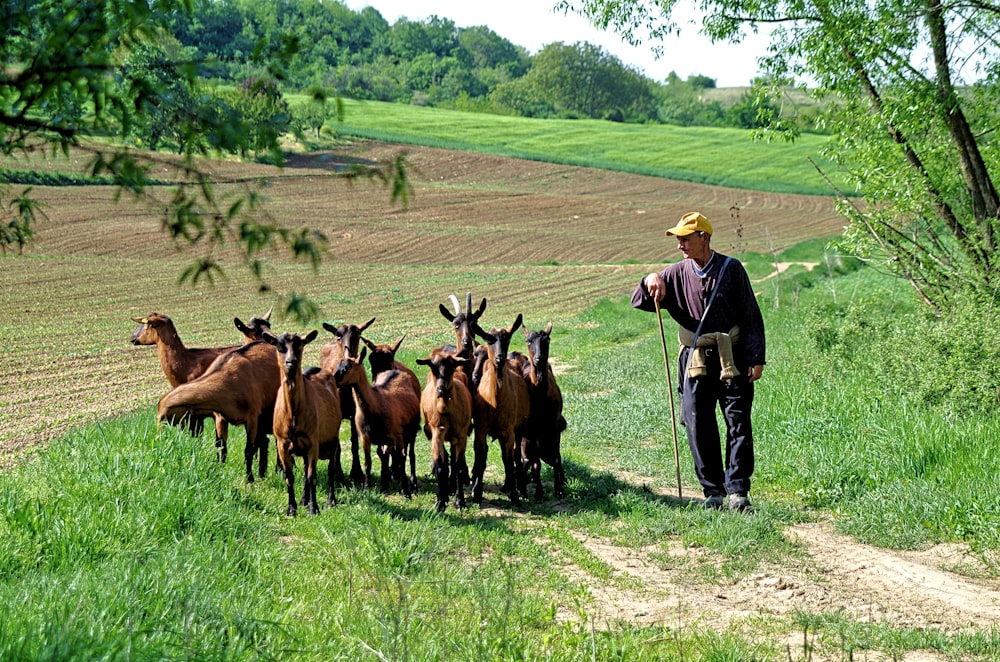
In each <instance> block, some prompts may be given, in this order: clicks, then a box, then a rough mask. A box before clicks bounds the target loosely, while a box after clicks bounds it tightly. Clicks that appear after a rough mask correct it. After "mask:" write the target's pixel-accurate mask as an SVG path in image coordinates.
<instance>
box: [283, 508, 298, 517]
mask: <svg viewBox="0 0 1000 662" xmlns="http://www.w3.org/2000/svg"><path fill="white" fill-rule="evenodd" d="M296 514H297V512H296V509H295V506H288V510H286V511H285V517H295V515H296Z"/></svg>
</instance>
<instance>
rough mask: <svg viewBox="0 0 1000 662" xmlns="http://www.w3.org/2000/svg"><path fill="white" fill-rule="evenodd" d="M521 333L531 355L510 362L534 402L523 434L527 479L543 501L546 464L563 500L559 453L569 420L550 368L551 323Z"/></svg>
mask: <svg viewBox="0 0 1000 662" xmlns="http://www.w3.org/2000/svg"><path fill="white" fill-rule="evenodd" d="M522 331H524V337H525V342H526V344H527V347H528V355H527V356H526V357H522V355H517V353H516V352H515V353H512V354H511V356H510V359H511V362H512V363H513V364H514V365H515V366H517V365H519V366H520V368H521V374H522V375H523V376H524V379H525V381H526V382H527V384H528V394H529V396H530V399H531V414H530V416H529V417H528V423H527V424H526V425H525V426H524V429H523V431H522V434H521V461H522V463H523V469H524V475H525V476H526V477H528V479H530V480H531V481H532V482H534V483H535V498H536V499H541V498H542V496H543V495H544V490H543V489H542V478H541V463H542V462H545V463H546V464H548V465H549V466H551V467H552V483H553V490H554V492H555V496H556V498H557V499H561V498H563V497H564V496H565V495H566V474H565V473H564V471H563V466H562V451H561V449H560V446H561V443H562V433H563V431H564V430H565V429H566V419H565V417H563V413H562V411H563V397H562V391H561V390H560V389H559V385H558V384H557V383H556V377H555V374H554V373H553V372H552V366H551V365H549V339H550V337H551V335H552V323H551V322H549V324H548V326H546V327H545V330H544V331H529V330H528V329H527V327H522ZM522 358H523V360H521V359H522Z"/></svg>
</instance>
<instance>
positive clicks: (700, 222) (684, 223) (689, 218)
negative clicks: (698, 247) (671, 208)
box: [664, 211, 712, 237]
mask: <svg viewBox="0 0 1000 662" xmlns="http://www.w3.org/2000/svg"><path fill="white" fill-rule="evenodd" d="M693 232H707V233H708V234H712V224H711V223H709V222H708V219H707V218H705V217H704V216H702V215H701V214H700V213H698V212H696V211H689V212H688V213H686V214H684V215H683V216H681V220H679V221H678V222H677V225H675V226H674V227H672V228H670V229H669V230H667V231H666V232H665V233H664V234H666V235H667V236H668V237H686V236H688V235H689V234H691V233H693Z"/></svg>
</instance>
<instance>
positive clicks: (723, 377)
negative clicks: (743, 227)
mask: <svg viewBox="0 0 1000 662" xmlns="http://www.w3.org/2000/svg"><path fill="white" fill-rule="evenodd" d="M666 235H667V236H668V237H677V248H678V249H680V251H681V253H683V254H684V258H685V259H684V260H682V261H681V262H677V263H674V264H671V265H669V266H668V267H667V268H666V269H664V270H663V271H661V272H660V273H651V274H649V275H647V276H646V277H645V278H643V279H642V281H641V282H640V283H639V285H638V287H636V289H635V292H634V293H633V294H632V306H634V307H635V308H638V309H640V310H647V311H655V310H656V302H657V301H658V302H659V303H660V305H661V306H662V307H663V308H664V309H665V310H666V311H667V312H668V313H669V314H670V316H671V317H672V318H673V319H674V321H676V322H677V323H678V324H679V325H680V330H679V336H680V339H681V353H680V357H679V359H678V366H679V374H678V381H679V390H680V393H681V424H682V425H684V426H685V429H686V430H687V437H688V445H689V446H690V447H691V455H692V457H693V458H694V468H695V472H696V473H697V474H698V480H699V481H700V482H701V486H702V489H703V491H704V494H705V501H704V506H705V507H706V508H722V507H723V505H724V503H725V501H724V499H725V497H726V495H727V494H728V495H729V508H731V509H733V510H748V509H749V508H750V498H749V495H750V476H751V475H752V474H753V469H754V452H753V428H752V426H751V422H750V408H751V406H752V404H753V391H754V382H756V381H757V380H758V379H760V376H761V372H762V371H763V370H764V321H763V318H762V317H761V314H760V307H759V306H758V305H757V299H756V298H755V297H754V293H753V289H752V288H751V286H750V278H749V277H748V276H747V272H746V270H745V269H744V268H743V265H742V264H741V263H740V262H739V260H736V259H735V258H731V257H727V256H725V255H722V254H720V253H717V252H715V251H714V250H712V248H711V241H712V224H711V223H710V222H709V221H708V219H707V218H705V217H704V216H703V215H701V214H700V213H698V212H690V213H687V214H684V216H682V217H681V219H680V221H679V222H678V223H677V225H676V226H675V227H672V228H670V229H669V230H667V231H666ZM716 406H718V407H720V408H721V410H722V415H723V417H724V418H725V421H726V456H725V464H723V457H722V452H721V448H720V439H719V426H718V424H717V423H716V412H715V408H716Z"/></svg>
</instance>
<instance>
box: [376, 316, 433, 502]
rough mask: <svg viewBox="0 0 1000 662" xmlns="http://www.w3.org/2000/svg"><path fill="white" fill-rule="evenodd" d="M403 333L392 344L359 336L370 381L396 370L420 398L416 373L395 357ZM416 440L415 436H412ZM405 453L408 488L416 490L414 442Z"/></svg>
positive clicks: (418, 380)
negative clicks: (408, 461)
mask: <svg viewBox="0 0 1000 662" xmlns="http://www.w3.org/2000/svg"><path fill="white" fill-rule="evenodd" d="M405 337H406V336H405V335H403V336H402V337H401V338H400V339H399V340H397V341H396V343H395V344H394V345H376V344H375V343H373V342H372V341H370V340H368V339H367V338H365V337H363V336H362V338H361V340H362V341H364V343H365V345H366V346H367V347H368V351H369V354H368V365H369V366H370V367H371V375H372V381H373V382H374V381H375V380H376V379H377V378H378V376H379V375H380V374H382V373H383V372H387V371H389V370H398V371H399V372H401V373H403V375H405V376H406V378H407V379H408V380H409V381H410V384H411V385H412V386H413V392H414V393H416V394H417V399H418V400H419V399H420V392H421V390H422V388H421V386H420V378H419V377H417V374H416V373H415V372H413V371H412V370H410V368H409V367H408V366H407V365H406V364H405V363H403V362H402V361H399V360H397V359H396V352H397V351H398V350H399V346H400V345H401V344H402V343H403V338H405ZM414 441H416V438H414ZM407 454H408V455H409V458H410V490H412V491H414V492H416V491H417V448H416V443H413V444H410V447H409V448H408V449H407Z"/></svg>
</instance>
